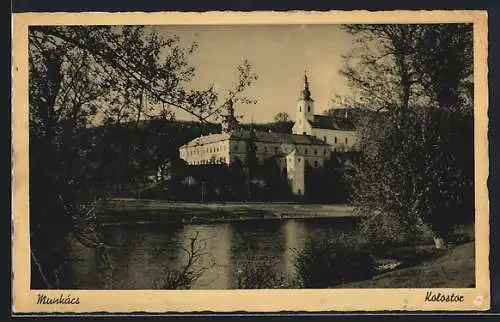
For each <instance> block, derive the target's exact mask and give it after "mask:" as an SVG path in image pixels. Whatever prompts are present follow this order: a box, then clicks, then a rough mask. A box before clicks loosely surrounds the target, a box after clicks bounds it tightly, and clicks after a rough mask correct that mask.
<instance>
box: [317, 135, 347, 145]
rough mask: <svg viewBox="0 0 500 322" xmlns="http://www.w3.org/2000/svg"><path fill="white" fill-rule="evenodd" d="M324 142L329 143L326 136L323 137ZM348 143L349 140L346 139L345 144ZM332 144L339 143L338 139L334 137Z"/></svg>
mask: <svg viewBox="0 0 500 322" xmlns="http://www.w3.org/2000/svg"><path fill="white" fill-rule="evenodd" d="M318 139H319V137H318ZM323 142H326V143H328V142H327V140H326V136H324V137H323ZM348 142H349V140H348V138H347V137H345V144H348ZM330 143H338V140H337V137H334V138H333V142H330Z"/></svg>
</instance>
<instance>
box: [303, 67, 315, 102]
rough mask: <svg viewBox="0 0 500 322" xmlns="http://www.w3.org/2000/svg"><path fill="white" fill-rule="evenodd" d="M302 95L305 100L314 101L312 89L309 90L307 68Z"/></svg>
mask: <svg viewBox="0 0 500 322" xmlns="http://www.w3.org/2000/svg"><path fill="white" fill-rule="evenodd" d="M301 97H302V99H304V100H310V101H312V98H311V91H310V90H309V81H308V79H307V71H306V70H304V89H303V90H302V93H301Z"/></svg>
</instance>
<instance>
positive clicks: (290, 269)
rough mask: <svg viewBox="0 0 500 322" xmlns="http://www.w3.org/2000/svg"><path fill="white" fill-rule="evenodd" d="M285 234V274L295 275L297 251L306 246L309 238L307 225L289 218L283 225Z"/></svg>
mask: <svg viewBox="0 0 500 322" xmlns="http://www.w3.org/2000/svg"><path fill="white" fill-rule="evenodd" d="M283 234H284V236H285V250H284V252H283V263H282V267H283V268H284V272H283V273H284V274H285V275H287V276H290V277H293V276H294V274H295V269H294V262H295V254H296V252H300V251H301V250H302V249H303V248H304V243H305V240H306V238H307V231H306V226H305V224H304V223H303V222H302V221H297V220H288V221H286V222H285V224H284V225H283Z"/></svg>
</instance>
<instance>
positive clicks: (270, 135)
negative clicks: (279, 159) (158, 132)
mask: <svg viewBox="0 0 500 322" xmlns="http://www.w3.org/2000/svg"><path fill="white" fill-rule="evenodd" d="M250 133H251V132H250V130H242V129H240V130H235V131H233V132H231V133H218V134H210V135H205V136H200V137H197V138H196V139H194V140H191V141H189V142H188V143H186V144H185V145H184V146H196V145H204V144H208V143H212V142H218V141H224V140H241V141H245V140H248V139H250ZM254 140H255V141H256V142H267V143H279V144H287V143H288V144H294V145H295V144H301V145H328V144H327V143H326V142H323V141H322V140H320V139H318V138H316V137H314V136H310V135H302V134H291V133H276V132H262V131H254Z"/></svg>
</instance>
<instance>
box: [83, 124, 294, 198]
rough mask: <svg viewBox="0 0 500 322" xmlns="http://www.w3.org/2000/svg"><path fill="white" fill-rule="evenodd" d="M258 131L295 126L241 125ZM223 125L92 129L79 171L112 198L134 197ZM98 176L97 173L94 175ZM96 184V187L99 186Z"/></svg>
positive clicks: (168, 125)
mask: <svg viewBox="0 0 500 322" xmlns="http://www.w3.org/2000/svg"><path fill="white" fill-rule="evenodd" d="M241 126H242V127H243V128H247V129H248V128H251V127H253V128H254V129H256V130H258V131H274V132H280V133H286V132H291V128H292V126H293V122H291V121H287V122H270V123H255V124H242V125H241ZM220 131H221V125H220V124H216V123H200V122H192V121H177V120H149V121H141V122H138V123H135V122H134V123H121V124H106V125H103V126H97V127H93V128H90V129H89V130H88V131H87V133H86V134H85V135H84V136H85V137H84V138H82V140H81V141H80V142H81V143H82V145H81V146H80V147H79V148H80V149H83V150H88V151H91V153H86V158H87V160H86V161H85V162H84V164H82V165H81V167H80V168H82V169H81V170H83V168H85V167H92V168H93V171H98V174H99V175H98V176H96V180H98V181H99V184H98V185H100V186H106V187H107V189H106V191H108V192H109V191H111V192H110V193H111V194H112V195H116V194H118V195H123V194H130V193H132V194H134V193H136V192H138V191H141V190H142V189H144V188H145V187H146V186H147V184H148V183H151V180H152V177H154V176H157V175H158V173H159V172H161V173H162V175H163V176H165V175H167V176H168V175H170V174H169V173H170V172H172V169H171V167H172V166H174V167H175V165H177V164H179V163H182V162H181V160H179V147H180V146H181V145H183V144H185V143H186V142H188V141H190V140H192V139H194V138H196V137H199V136H201V135H209V134H211V133H220ZM94 173H95V172H94ZM96 184H97V183H96Z"/></svg>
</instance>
